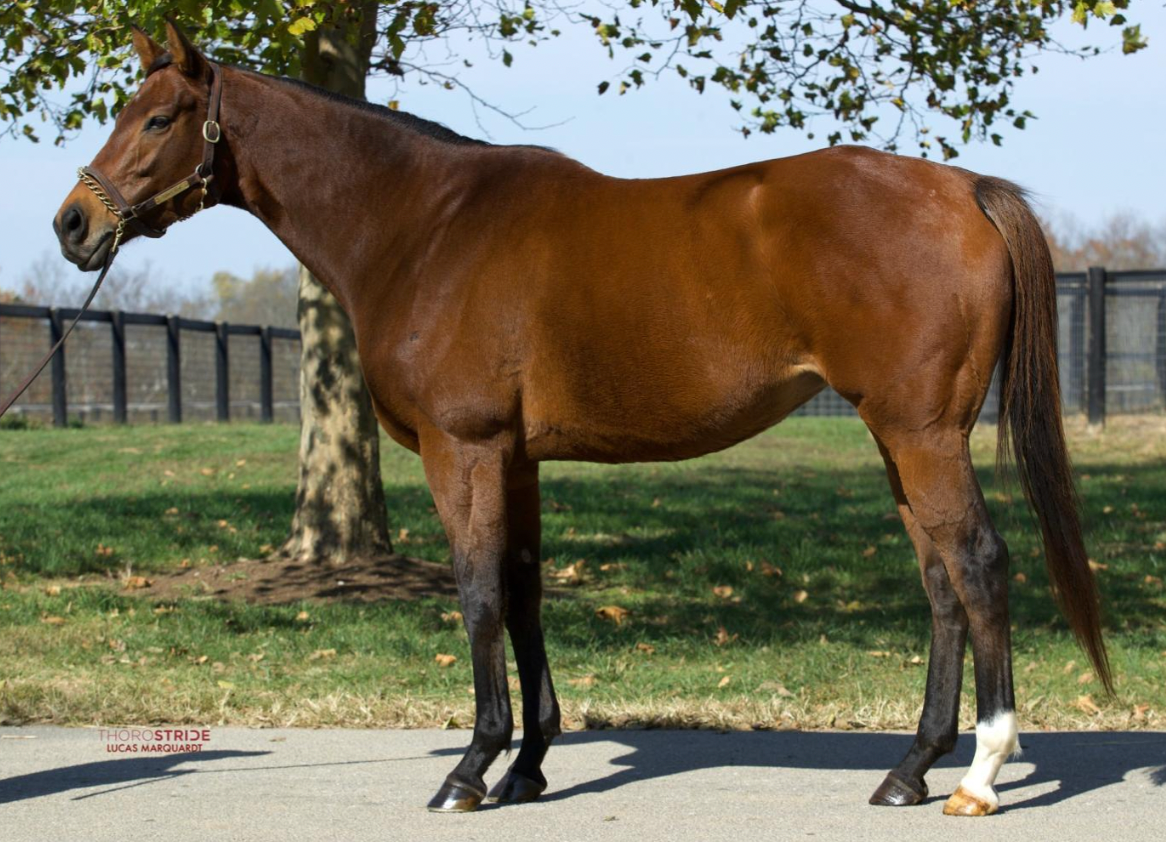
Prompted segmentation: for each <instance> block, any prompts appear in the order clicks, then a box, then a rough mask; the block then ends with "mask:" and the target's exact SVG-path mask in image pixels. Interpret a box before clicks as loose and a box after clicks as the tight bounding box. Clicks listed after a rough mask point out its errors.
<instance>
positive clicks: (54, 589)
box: [45, 585, 61, 596]
mask: <svg viewBox="0 0 1166 842" xmlns="http://www.w3.org/2000/svg"><path fill="white" fill-rule="evenodd" d="M60 595H61V586H60V585H49V586H48V587H47V588H45V596H60Z"/></svg>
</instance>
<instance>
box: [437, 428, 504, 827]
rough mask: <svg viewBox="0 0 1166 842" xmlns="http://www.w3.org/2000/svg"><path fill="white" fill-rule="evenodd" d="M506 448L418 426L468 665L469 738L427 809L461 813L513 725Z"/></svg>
mask: <svg viewBox="0 0 1166 842" xmlns="http://www.w3.org/2000/svg"><path fill="white" fill-rule="evenodd" d="M508 458H509V453H508V448H506V447H505V445H504V444H500V443H497V442H486V443H477V442H475V443H468V442H462V441H458V440H455V439H453V438H451V437H449V436H446V435H444V434H442V433H440V432H436V431H422V435H421V459H422V462H423V463H424V466H425V475H426V478H427V479H428V480H429V488H430V491H432V492H433V500H434V502H435V503H436V504H437V511H438V514H439V515H440V516H441V520H442V523H443V524H444V526H445V531H446V533H447V534H448V536H449V543H450V549H451V550H452V551H453V567H454V574H455V576H456V577H457V584H458V597H459V599H460V602H461V608H462V615H463V617H464V618H465V619H464V622H465V626H466V632H467V633H468V634H469V638H470V653H471V656H472V658H473V665H474V703H475V706H476V714H475V719H474V736H473V739H472V740H471V742H470V747H469V749H467V751H466V753H465V756H464V757H462V759H461V762H460V763H458V765H457V767H456V768H454V770H453V771H452V772H451V773H450V774H449V776H448V777H447V778H446V779H445V783H443V784H442V786H441V788H440V789H439V790H438V792H437V794H436V795H435V796H434V797H433V799H432V800H431V801H430V802H429V809H430V810H435V811H442V812H464V811H467V810H473V809H475V808H476V807H477V806H478V805H479V804H480V803H481V801H482V799H483V798H484V797H485V796H486V785H485V782H484V781H483V775H484V774H485V773H486V770H487V769H488V768H489V767H490V764H491V763H493V762H494V759H495V758H496V757H497V756H498V755H499V753H501V752H502V750H503V749H506V748H508V747H509V746H510V736H511V732H512V730H513V727H514V722H513V718H512V715H511V710H510V689H509V687H508V686H507V684H506V648H505V641H504V639H503V618H504V616H505V609H506V597H505V590H504V576H505V574H504V571H503V567H504V564H505V556H506V533H507V513H506V502H507V499H506V496H507V495H506V474H507V462H508Z"/></svg>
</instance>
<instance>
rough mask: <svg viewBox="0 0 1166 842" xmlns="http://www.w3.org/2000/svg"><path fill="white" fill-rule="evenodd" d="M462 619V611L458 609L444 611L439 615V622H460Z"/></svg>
mask: <svg viewBox="0 0 1166 842" xmlns="http://www.w3.org/2000/svg"><path fill="white" fill-rule="evenodd" d="M461 621H462V612H460V611H445V612H443V613H442V615H441V622H443V623H460V622H461Z"/></svg>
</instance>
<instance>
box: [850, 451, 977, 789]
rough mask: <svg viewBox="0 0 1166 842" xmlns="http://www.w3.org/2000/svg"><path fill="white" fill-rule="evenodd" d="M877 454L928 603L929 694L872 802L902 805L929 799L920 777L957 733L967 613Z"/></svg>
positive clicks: (894, 476) (893, 470)
mask: <svg viewBox="0 0 1166 842" xmlns="http://www.w3.org/2000/svg"><path fill="white" fill-rule="evenodd" d="M879 450H880V451H881V452H882V454H883V461H884V462H885V463H886V466H887V478H888V479H889V480H890V483H891V492H892V493H893V494H894V495H895V503H896V504H897V505H898V507H899V516H900V517H901V518H902V519H903V525H904V526H905V527H906V528H907V534H908V536H910V538H911V543H912V544H913V545H914V547H915V555H916V556H917V557H918V559H919V569H920V573H921V574H922V578H923V587H924V589H925V590H926V591H927V598H928V600H929V601H930V602H931V655H930V657H929V658H928V660H927V691H926V695H925V696H924V700H923V715H922V716H921V717H920V718H919V729H918V731H917V732H916V734H915V742H914V743H913V744H912V745H911V749H910V751H908V752H907V756H906V757H904V758H903V760H902V762H901V763H899V765H898V766H896V767H895V768H894V769H893V770H891V772H890V773H889V774H888V775H887V777H886V779H885V780H884V781H883V783H882V785H881V786H879V788H878V789H877V790H876V791H875V794H874V795H872V796H871V798H870V803H871V804H876V805H882V806H890V807H903V806H908V805H911V804H918V803H920V802H921V801H922V800H923V799H924V798H926V797H927V784H926V783H925V782H924V780H923V777H924V775H926V774H927V770H928V769H930V768H931V767H932V765H934V763H935V761H936V760H938V759H939V758H940V757H942V756H943V755H945V754H947V753H948V752H950V751H951V750H952V749H954V748H955V743H956V738H957V736H958V732H959V704H960V685H961V684H962V683H963V676H964V671H963V665H964V648H965V645H966V643H967V636H968V615H967V612H966V611H965V610H964V607H963V605H962V604H961V603H960V601H959V597H958V596H956V592H955V588H954V587H953V586H952V583H951V577H950V576H948V573H947V568H946V567H944V564H943V559H942V558H941V557H940V555H939V552H938V551H937V550H936V548H935V545H934V544H932V543H931V539H930V538H928V537H927V533H926V532H925V531H924V530H923V528H922V527H921V526H920V525H919V522H918V521H917V520H916V519H915V515H913V514H912V513H911V508H910V506H909V505H908V504H907V497H906V495H905V494H904V493H903V484H902V481H901V480H900V479H899V471H898V468H897V467H896V466H895V462H894V460H893V459H892V458H891V455H890V454H889V453H888V452H887V450H886V448H885V447H883V446H882V443H881V442H880V444H879Z"/></svg>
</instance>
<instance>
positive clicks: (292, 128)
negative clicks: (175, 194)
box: [223, 71, 457, 307]
mask: <svg viewBox="0 0 1166 842" xmlns="http://www.w3.org/2000/svg"><path fill="white" fill-rule="evenodd" d="M223 124H224V131H225V132H228V133H230V134H231V138H230V140H231V155H232V158H233V161H234V167H235V174H234V175H235V178H234V179H233V180H234V183H233V184H229V185H227V191H226V193H225V194H224V202H226V203H229V204H234V205H237V206H239V207H242V208H243V209H245V210H247V211H249V212H250V213H252V214H253V215H255V216H256V217H258V218H259V219H260V220H261V221H262V222H263V223H264V224H265V225H267V227H268V228H270V229H271V230H272V232H274V233H275V235H276V236H277V237H279V239H280V240H281V241H282V242H283V243H284V245H286V246H287V247H288V249H290V250H291V252H292V254H294V255H295V256H296V258H297V259H299V260H300V261H301V262H302V263H303V264H304V265H305V266H307V267H308V269H310V270H311V271H312V273H313V274H314V275H316V277H318V278H319V279H320V280H321V281H322V282H323V283H324V285H325V286H327V287H328V288H329V290H330V291H331V292H332V293H333V294H334V295H336V296H337V298H338V299H340V301H341V304H343V305H345V306H346V307H347V306H349V305H350V304H351V303H352V302H353V300H354V299H355V298H356V297H357V295H358V294H359V288H360V285H361V284H364V283H368V282H369V281H370V280H375V279H376V278H380V277H383V276H384V275H385V274H391V273H392V271H393V264H394V262H395V256H396V255H401V254H405V253H407V252H409V251H411V250H412V241H413V240H415V239H416V238H418V237H421V236H424V235H425V232H426V231H428V230H432V229H431V227H430V225H429V224H428V223H429V222H430V220H431V219H433V218H434V217H435V216H437V215H439V214H440V208H441V205H442V203H443V202H444V201H446V198H447V197H448V196H449V195H450V193H451V188H453V187H454V185H453V184H452V183H451V182H452V181H454V180H456V174H457V168H456V167H454V166H453V165H452V164H453V162H452V161H451V160H449V159H450V157H451V154H452V151H453V150H452V147H451V148H450V149H446V148H443V147H448V146H449V144H443V143H441V142H439V141H436V140H432V139H430V138H427V137H424V136H422V135H420V134H417V133H416V132H413V131H410V130H409V129H407V128H404V127H401V126H399V125H396V124H395V123H394V122H393V121H392V120H389V119H386V118H385V117H384V116H382V115H378V114H375V113H369V112H365V111H362V110H360V109H358V108H354V107H352V106H351V105H348V104H345V103H343V102H337V101H333V100H330V99H328V98H327V97H323V96H320V95H319V94H316V93H313V92H311V91H309V90H306V89H303V88H301V87H298V86H295V85H291V84H288V83H286V82H282V81H280V80H276V79H271V78H267V77H262V76H258V75H255V74H251V73H244V72H241V71H233V72H230V75H229V76H228V77H225V78H224V82H223ZM439 185H440V187H439ZM374 276H376V278H374Z"/></svg>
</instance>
